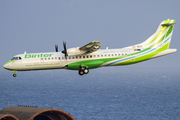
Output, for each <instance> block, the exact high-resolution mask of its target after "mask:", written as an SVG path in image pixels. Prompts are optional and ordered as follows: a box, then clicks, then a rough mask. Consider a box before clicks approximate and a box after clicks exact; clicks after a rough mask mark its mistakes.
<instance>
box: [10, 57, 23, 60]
mask: <svg viewBox="0 0 180 120" xmlns="http://www.w3.org/2000/svg"><path fill="white" fill-rule="evenodd" d="M21 59H22V58H21V57H13V58H12V59H11V60H21Z"/></svg>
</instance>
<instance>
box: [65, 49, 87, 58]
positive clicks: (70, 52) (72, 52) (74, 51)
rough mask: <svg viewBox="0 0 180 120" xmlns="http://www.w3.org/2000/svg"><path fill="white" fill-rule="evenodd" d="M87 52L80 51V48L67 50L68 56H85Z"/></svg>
mask: <svg viewBox="0 0 180 120" xmlns="http://www.w3.org/2000/svg"><path fill="white" fill-rule="evenodd" d="M85 52H86V51H83V50H80V49H79V47H76V48H69V49H67V54H68V56H76V55H82V54H84V53H85Z"/></svg>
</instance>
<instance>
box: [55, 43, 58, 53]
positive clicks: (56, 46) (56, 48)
mask: <svg viewBox="0 0 180 120" xmlns="http://www.w3.org/2000/svg"><path fill="white" fill-rule="evenodd" d="M55 50H56V52H58V45H56V44H55Z"/></svg>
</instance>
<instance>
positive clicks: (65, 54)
mask: <svg viewBox="0 0 180 120" xmlns="http://www.w3.org/2000/svg"><path fill="white" fill-rule="evenodd" d="M63 47H64V50H63V51H62V53H64V56H65V58H66V59H67V56H68V54H67V49H66V42H64V41H63Z"/></svg>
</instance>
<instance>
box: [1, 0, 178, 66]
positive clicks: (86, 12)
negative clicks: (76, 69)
mask: <svg viewBox="0 0 180 120" xmlns="http://www.w3.org/2000/svg"><path fill="white" fill-rule="evenodd" d="M179 4H180V1H177V0H171V1H169V0H53V1H49V0H38V1H24V0H18V1H13V0H1V1H0V55H1V57H0V66H1V67H0V70H5V69H4V68H3V64H5V63H6V62H7V61H9V60H10V59H11V58H12V57H13V56H14V55H17V54H23V53H24V52H25V51H26V52H27V53H38V52H53V51H55V47H54V46H55V44H58V45H59V51H62V50H63V40H64V41H66V43H67V48H72V47H81V46H83V45H85V44H87V43H89V42H91V41H95V40H99V41H102V44H101V49H105V48H106V47H109V49H111V48H123V47H127V46H130V45H134V44H138V43H141V42H143V41H145V40H146V39H147V38H148V37H150V36H151V35H152V34H153V33H154V32H155V31H156V29H157V27H158V26H159V24H160V23H161V22H162V21H163V20H166V19H175V20H176V24H175V27H174V32H173V36H172V41H171V44H170V48H176V49H177V50H180V39H179V34H178V32H179V31H180V15H179V11H180V7H179ZM179 61H180V53H179V51H178V52H176V53H173V54H171V55H167V56H163V57H160V58H156V59H153V60H149V61H145V62H142V63H138V64H136V67H152V66H154V67H157V68H158V67H167V68H174V67H176V68H177V67H180V64H179Z"/></svg>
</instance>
